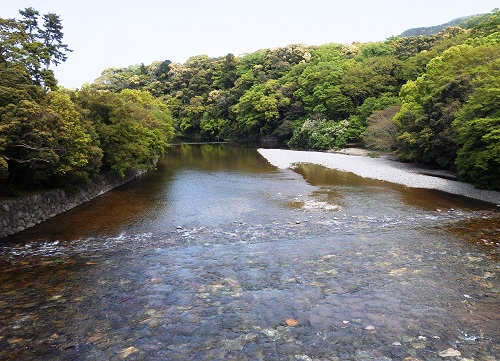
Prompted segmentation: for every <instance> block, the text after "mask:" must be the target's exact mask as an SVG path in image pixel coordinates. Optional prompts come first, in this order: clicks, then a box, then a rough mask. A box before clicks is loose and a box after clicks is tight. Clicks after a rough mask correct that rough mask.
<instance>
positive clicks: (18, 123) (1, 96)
mask: <svg viewBox="0 0 500 361" xmlns="http://www.w3.org/2000/svg"><path fill="white" fill-rule="evenodd" d="M20 13H21V15H22V16H23V18H22V19H21V20H19V21H16V20H13V19H8V20H6V19H0V189H1V191H2V193H5V194H8V193H14V194H15V193H16V192H17V191H24V190H32V189H35V188H39V187H42V188H47V187H54V186H65V185H74V184H76V183H77V182H84V181H87V180H88V179H90V178H92V177H93V176H95V175H96V174H98V173H99V172H100V171H103V170H105V171H113V172H116V173H118V174H120V175H124V174H125V172H127V171H130V170H137V169H144V168H147V167H150V166H152V164H153V163H154V161H155V159H157V158H158V157H159V156H160V155H161V154H162V153H163V151H164V149H165V147H166V146H167V142H168V141H169V140H170V139H171V138H172V137H173V126H172V123H173V120H172V118H171V115H170V111H169V109H168V108H167V106H166V104H165V103H163V102H162V101H160V100H159V99H156V98H154V97H153V96H152V95H151V94H150V93H148V92H145V91H139V90H123V91H121V92H120V93H116V92H112V91H109V90H96V89H95V88H89V87H86V88H84V89H82V90H81V91H79V92H67V91H61V90H57V83H56V80H55V78H54V76H53V73H52V71H51V70H49V69H48V67H49V66H50V65H51V64H54V65H57V64H59V63H60V62H63V61H65V60H66V53H67V52H68V51H70V50H69V49H68V48H67V46H66V45H64V44H62V36H63V33H62V26H61V23H60V21H59V17H58V16H57V15H55V14H47V15H44V16H43V17H42V20H43V27H39V21H40V19H39V13H38V12H37V11H36V10H34V9H33V8H28V9H26V10H24V11H21V12H20ZM169 70H170V68H169V63H167V62H164V63H162V64H160V66H159V67H158V71H157V72H156V73H154V74H149V73H148V68H147V67H146V66H144V65H143V64H141V65H140V66H134V67H129V68H127V70H126V71H122V70H118V69H117V70H116V71H109V72H108V73H107V74H106V77H105V78H103V79H101V80H102V84H101V88H102V87H112V88H114V89H113V90H115V91H117V90H119V89H125V88H139V87H143V86H145V85H146V84H148V82H149V79H150V77H152V76H155V77H157V78H159V79H165V77H166V74H165V72H168V71H169ZM125 73H127V74H133V75H132V76H124V74H125Z"/></svg>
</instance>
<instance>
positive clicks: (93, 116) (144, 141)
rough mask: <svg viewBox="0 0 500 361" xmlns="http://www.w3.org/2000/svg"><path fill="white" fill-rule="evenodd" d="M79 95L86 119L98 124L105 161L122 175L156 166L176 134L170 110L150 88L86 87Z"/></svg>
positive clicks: (106, 164) (78, 99) (110, 167)
mask: <svg viewBox="0 0 500 361" xmlns="http://www.w3.org/2000/svg"><path fill="white" fill-rule="evenodd" d="M76 96H77V98H76V100H77V102H78V104H80V106H81V107H82V108H84V109H86V119H88V120H89V121H92V122H94V124H95V128H96V132H97V134H98V137H99V141H100V147H101V149H102V151H103V154H104V157H103V165H104V166H105V168H106V169H109V170H112V171H113V172H115V173H117V174H119V175H121V176H123V175H125V173H126V172H127V171H130V170H136V169H147V168H150V167H151V166H153V165H154V161H155V160H156V159H157V158H158V157H159V156H160V155H161V154H162V153H163V152H164V150H165V148H166V147H167V145H168V141H169V140H170V139H171V138H172V137H173V127H172V118H171V115H170V112H169V110H168V109H167V107H166V106H165V105H164V104H163V103H162V102H161V101H159V100H158V99H155V98H154V97H153V96H152V95H151V94H149V93H147V92H143V91H139V90H123V91H122V92H121V93H113V92H109V91H105V92H102V91H96V90H93V89H91V88H84V89H82V90H81V91H79V92H78V93H77V95H76Z"/></svg>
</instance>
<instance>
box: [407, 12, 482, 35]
mask: <svg viewBox="0 0 500 361" xmlns="http://www.w3.org/2000/svg"><path fill="white" fill-rule="evenodd" d="M476 16H478V15H470V16H464V17H461V18H457V19H454V20H451V21H449V22H447V23H445V24H441V25H435V26H429V27H422V28H413V29H408V30H406V31H404V32H402V33H401V34H400V35H399V36H400V37H406V36H419V35H433V34H437V33H439V32H440V31H442V30H444V29H446V28H447V27H450V26H460V25H461V24H462V23H464V22H465V21H467V20H469V19H471V18H473V17H476Z"/></svg>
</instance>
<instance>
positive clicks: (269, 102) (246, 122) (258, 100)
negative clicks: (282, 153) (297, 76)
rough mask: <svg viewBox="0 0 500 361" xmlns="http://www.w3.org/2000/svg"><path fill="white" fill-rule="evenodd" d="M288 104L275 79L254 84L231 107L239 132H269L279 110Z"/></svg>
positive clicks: (246, 133) (263, 133)
mask: <svg viewBox="0 0 500 361" xmlns="http://www.w3.org/2000/svg"><path fill="white" fill-rule="evenodd" d="M289 104H290V99H289V98H287V97H285V96H284V95H283V93H282V91H281V87H280V85H279V83H278V82H277V81H276V80H269V81H267V82H266V83H265V84H258V85H254V86H253V87H252V88H250V89H249V90H248V91H247V92H245V94H244V95H243V96H242V97H241V98H240V100H239V101H238V103H237V104H236V105H235V106H234V107H233V112H234V113H235V114H236V122H237V123H238V127H239V129H240V131H241V134H243V135H246V136H254V135H255V134H260V135H265V134H270V133H271V132H272V131H273V130H274V129H276V127H277V123H278V120H279V118H280V111H282V110H283V109H284V108H285V107H286V106H288V105H289Z"/></svg>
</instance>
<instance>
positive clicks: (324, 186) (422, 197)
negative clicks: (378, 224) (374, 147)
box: [294, 164, 496, 211]
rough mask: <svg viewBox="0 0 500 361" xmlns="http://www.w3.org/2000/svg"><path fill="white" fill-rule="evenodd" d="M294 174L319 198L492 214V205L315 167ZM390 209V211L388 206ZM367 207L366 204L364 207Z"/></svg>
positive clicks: (298, 169)
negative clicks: (362, 197)
mask: <svg viewBox="0 0 500 361" xmlns="http://www.w3.org/2000/svg"><path fill="white" fill-rule="evenodd" d="M294 171H295V172H297V173H298V174H300V175H301V176H302V177H304V179H305V180H306V181H307V182H308V183H309V184H311V185H313V186H316V187H320V188H321V190H320V191H318V193H319V194H321V193H327V194H328V195H332V194H333V195H334V196H335V197H339V195H341V194H343V193H348V194H349V197H350V196H351V195H352V193H365V194H366V195H367V197H370V195H371V197H375V198H381V200H379V201H378V202H377V204H384V203H385V202H384V201H383V199H384V198H386V199H388V198H394V197H396V198H400V199H401V201H402V202H403V203H404V205H403V206H404V207H406V206H410V207H418V208H420V209H424V210H429V211H431V210H447V209H450V208H458V209H463V210H482V209H491V210H494V209H495V208H496V207H495V206H494V205H491V204H488V203H485V202H481V201H476V200H474V199H470V198H466V197H463V196H458V195H454V194H449V193H445V192H442V191H437V190H433V189H421V188H408V187H405V186H402V185H399V184H395V183H390V182H384V181H379V180H375V179H370V178H363V177H360V176H358V175H356V174H354V173H350V172H342V171H338V170H335V169H329V168H326V167H324V166H321V165H316V164H298V165H296V166H295V167H294ZM387 203H391V207H393V204H392V202H387ZM366 206H367V207H369V204H366Z"/></svg>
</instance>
